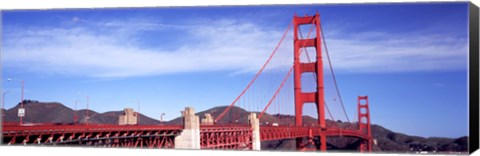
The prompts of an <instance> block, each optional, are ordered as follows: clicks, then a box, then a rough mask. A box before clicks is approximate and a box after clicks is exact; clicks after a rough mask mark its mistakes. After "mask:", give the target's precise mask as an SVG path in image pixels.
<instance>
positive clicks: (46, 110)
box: [3, 101, 160, 125]
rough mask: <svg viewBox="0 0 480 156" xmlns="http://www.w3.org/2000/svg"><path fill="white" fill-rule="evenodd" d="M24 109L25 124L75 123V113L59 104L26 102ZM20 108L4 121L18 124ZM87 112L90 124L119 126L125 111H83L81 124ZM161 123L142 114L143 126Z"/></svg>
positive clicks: (18, 106) (8, 112)
mask: <svg viewBox="0 0 480 156" xmlns="http://www.w3.org/2000/svg"><path fill="white" fill-rule="evenodd" d="M24 107H25V114H26V115H25V117H24V119H23V121H24V122H25V123H63V124H72V123H73V116H74V114H75V111H74V110H73V109H71V108H69V107H66V106H64V105H63V104H61V103H58V102H38V101H26V102H24ZM18 108H20V105H19V104H17V105H16V106H15V107H13V108H10V109H8V110H6V111H5V118H4V120H3V121H4V122H18V121H19V118H18V116H17V113H18V112H17V110H18ZM87 111H88V116H89V120H88V123H94V124H118V117H119V116H120V115H122V114H123V110H121V111H110V112H105V113H98V112H95V111H92V110H86V109H81V110H78V111H77V116H78V122H79V123H85V117H86V114H87ZM159 123H160V121H158V120H155V119H152V118H150V117H148V116H145V115H143V114H140V124H141V125H154V124H159Z"/></svg>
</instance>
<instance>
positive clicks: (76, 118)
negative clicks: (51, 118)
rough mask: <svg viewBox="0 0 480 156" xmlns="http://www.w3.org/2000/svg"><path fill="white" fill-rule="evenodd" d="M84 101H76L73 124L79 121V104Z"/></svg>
mask: <svg viewBox="0 0 480 156" xmlns="http://www.w3.org/2000/svg"><path fill="white" fill-rule="evenodd" d="M80 101H82V100H76V101H75V110H74V111H75V113H74V115H73V124H76V123H77V120H78V116H77V103H78V102H80Z"/></svg>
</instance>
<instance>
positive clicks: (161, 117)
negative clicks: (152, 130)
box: [160, 113, 165, 125]
mask: <svg viewBox="0 0 480 156" xmlns="http://www.w3.org/2000/svg"><path fill="white" fill-rule="evenodd" d="M164 115H165V113H162V114H161V115H160V125H161V124H162V122H163V116H164Z"/></svg>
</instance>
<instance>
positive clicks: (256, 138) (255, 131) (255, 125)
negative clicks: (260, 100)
mask: <svg viewBox="0 0 480 156" xmlns="http://www.w3.org/2000/svg"><path fill="white" fill-rule="evenodd" d="M248 119H249V120H250V125H251V126H252V150H257V151H259V150H261V146H260V121H259V120H258V118H257V114H255V113H250V115H249V116H248Z"/></svg>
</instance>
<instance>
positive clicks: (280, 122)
mask: <svg viewBox="0 0 480 156" xmlns="http://www.w3.org/2000/svg"><path fill="white" fill-rule="evenodd" d="M292 26H293V37H292V38H293V40H292V41H293V48H292V47H291V46H289V45H291V44H290V43H287V44H285V42H286V39H287V35H288V34H289V31H290V30H291V29H292ZM305 26H307V27H308V26H309V29H308V33H307V36H306V37H304V36H303V33H302V30H305V29H304V28H305ZM312 33H313V35H312ZM311 35H312V37H310V36H311ZM282 50H283V51H282ZM308 50H310V52H309V51H308ZM292 51H293V57H292V55H291V54H292ZM323 53H325V54H323ZM310 55H312V56H310ZM324 58H326V59H324ZM292 60H293V62H292ZM324 62H328V66H327V67H328V68H325V67H324ZM246 63H248V62H246ZM328 71H330V72H328ZM326 75H328V76H329V77H326ZM308 77H310V78H311V80H313V81H307V78H308ZM328 80H330V81H331V83H329V84H328V83H326V81H328ZM328 85H330V86H328ZM329 87H330V88H333V89H331V90H328V89H326V88H329ZM326 97H334V98H333V101H329V100H327V99H326ZM327 101H328V103H327ZM306 104H313V105H314V106H315V108H316V110H315V111H316V112H315V114H316V115H317V122H316V124H310V125H309V124H304V122H303V115H304V114H305V113H304V110H303V109H304V105H306ZM329 104H330V105H329ZM234 106H235V107H240V108H242V109H245V110H247V111H248V112H251V113H250V114H249V115H248V116H245V115H243V116H240V114H239V113H238V112H235V111H233V112H230V111H231V110H232V109H231V108H233V107H234ZM329 106H330V107H329ZM334 106H339V109H338V110H340V112H343V115H345V118H346V120H347V122H351V121H350V118H349V117H348V115H347V113H346V110H345V107H344V104H343V100H342V97H341V96H340V91H339V88H338V84H337V81H336V78H335V73H334V72H333V67H332V64H331V60H330V55H329V53H328V48H327V44H326V41H325V38H324V33H323V29H322V26H321V23H320V14H319V13H318V12H317V13H316V14H315V15H313V16H308V15H305V16H297V15H294V17H293V19H292V21H291V22H290V23H289V25H288V27H287V28H286V30H285V31H284V33H283V35H282V37H281V39H280V41H279V42H278V44H277V45H276V46H275V48H274V50H273V51H272V53H271V54H270V55H269V57H268V59H267V60H266V61H265V63H264V64H263V66H262V67H261V68H260V70H259V71H258V72H257V73H256V74H255V76H254V77H253V79H251V81H250V82H249V83H248V84H247V86H246V87H245V88H244V89H243V90H242V92H241V93H240V94H239V95H238V96H237V97H236V98H235V99H234V100H233V102H232V103H231V104H230V105H228V107H227V108H226V109H225V110H224V111H223V112H221V113H220V114H219V115H218V116H217V117H215V118H213V117H211V116H209V115H206V116H208V117H209V118H208V117H207V118H206V119H203V120H202V122H200V119H199V117H198V116H196V115H195V111H194V109H193V108H190V107H187V108H186V109H185V111H182V116H183V125H168V126H167V125H108V124H86V125H81V124H75V125H55V124H48V123H47V124H38V125H30V126H27V125H23V124H3V127H2V135H3V140H2V142H3V143H4V144H8V145H15V144H23V145H31V144H42V145H83V146H100V147H145V148H177V149H243V150H261V149H260V147H261V146H260V144H261V142H262V141H272V140H284V139H295V140H296V149H297V150H319V151H326V150H327V137H336V136H342V137H352V138H357V139H359V147H358V150H359V151H362V152H363V151H368V152H371V151H372V141H373V138H372V134H371V128H370V112H369V103H368V97H367V96H358V99H357V109H356V113H357V123H356V124H357V125H356V126H340V125H338V124H337V123H336V122H331V123H328V122H327V120H326V117H327V116H326V114H327V113H328V117H329V118H330V119H331V120H333V121H335V118H334V115H333V114H335V113H332V112H333V110H331V109H330V108H333V107H334ZM259 108H261V109H259ZM266 113H267V114H268V113H270V114H277V115H279V116H280V114H284V115H285V116H288V114H292V115H293V116H294V117H293V118H294V119H295V120H294V121H291V120H292V119H291V118H288V117H283V118H281V117H280V118H277V119H274V121H275V123H271V124H263V123H260V119H262V118H264V117H265V116H266V115H265V114H266ZM226 114H230V115H232V116H235V118H236V119H237V120H236V121H235V122H233V123H225V122H223V123H222V121H223V120H222V119H223V118H225V116H226ZM239 119H240V120H239ZM292 123H294V124H292Z"/></svg>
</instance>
